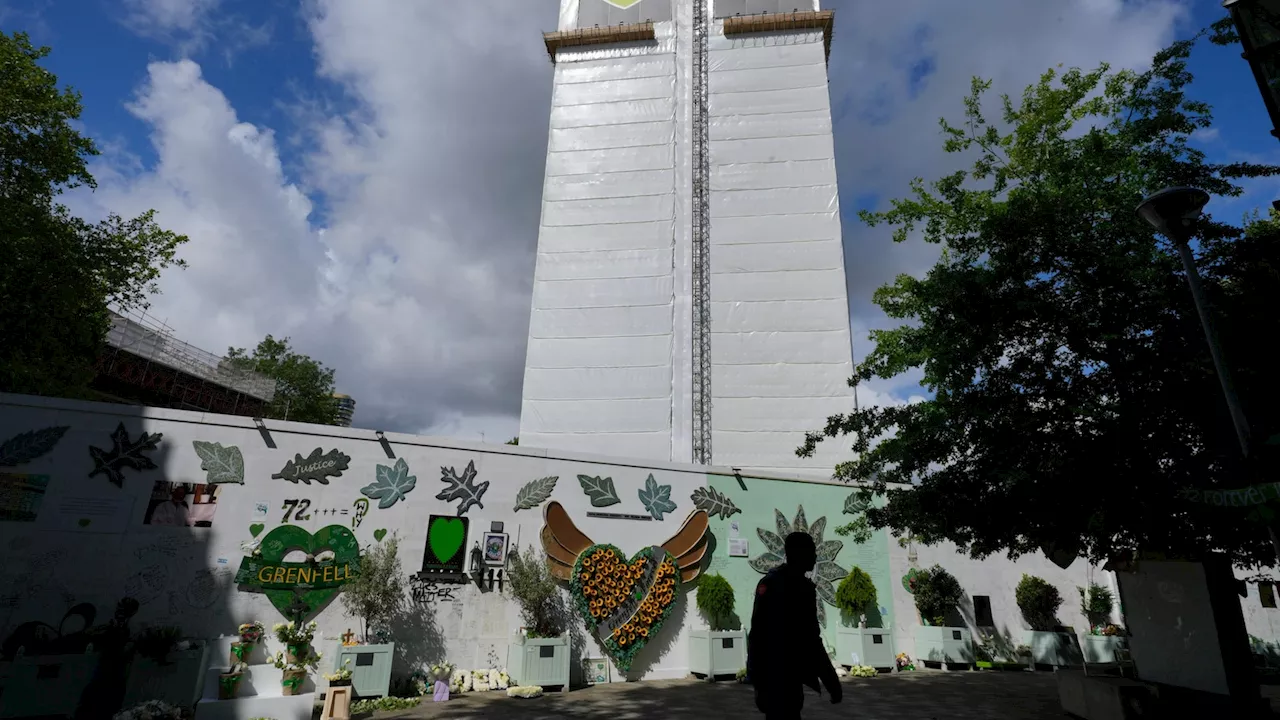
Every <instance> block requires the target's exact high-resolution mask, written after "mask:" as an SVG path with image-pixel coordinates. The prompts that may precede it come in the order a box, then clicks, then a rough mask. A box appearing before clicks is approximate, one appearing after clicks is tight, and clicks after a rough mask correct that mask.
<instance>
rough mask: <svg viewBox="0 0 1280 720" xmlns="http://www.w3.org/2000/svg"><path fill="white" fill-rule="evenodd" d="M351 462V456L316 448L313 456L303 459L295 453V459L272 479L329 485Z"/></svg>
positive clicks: (339, 451)
mask: <svg viewBox="0 0 1280 720" xmlns="http://www.w3.org/2000/svg"><path fill="white" fill-rule="evenodd" d="M350 462H351V456H349V455H344V454H343V453H342V451H341V450H337V449H334V450H330V451H329V452H324V450H323V449H322V448H316V449H315V450H312V451H311V454H310V455H308V456H306V457H305V458H304V457H302V454H301V453H295V454H294V456H293V459H292V460H290V461H289V462H287V463H285V464H284V467H282V468H280V472H278V473H275V474H273V475H272V476H271V477H272V479H275V480H288V481H289V482H291V483H296V482H298V481H302V482H304V483H306V484H308V485H310V484H311V481H312V480H315V481H316V482H318V483H320V484H321V485H328V484H329V478H330V477H341V476H342V471H343V470H346V469H347V463H350Z"/></svg>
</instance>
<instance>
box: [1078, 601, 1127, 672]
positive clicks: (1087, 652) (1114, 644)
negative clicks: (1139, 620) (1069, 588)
mask: <svg viewBox="0 0 1280 720" xmlns="http://www.w3.org/2000/svg"><path fill="white" fill-rule="evenodd" d="M1076 589H1077V590H1079V591H1080V614H1081V615H1084V616H1085V618H1087V619H1088V620H1089V634H1088V635H1085V636H1084V637H1083V638H1081V640H1082V643H1081V645H1082V647H1081V650H1083V651H1084V660H1085V662H1091V663H1113V662H1115V661H1116V650H1117V649H1119V648H1122V647H1124V646H1125V642H1126V641H1125V639H1124V631H1123V630H1122V629H1121V628H1120V627H1119V626H1118V625H1114V624H1112V623H1111V611H1112V610H1113V609H1114V608H1115V600H1114V598H1113V597H1112V595H1111V591H1110V590H1108V589H1107V588H1105V587H1103V586H1101V585H1099V584H1097V583H1090V584H1089V588H1088V589H1087V590H1086V589H1085V588H1076Z"/></svg>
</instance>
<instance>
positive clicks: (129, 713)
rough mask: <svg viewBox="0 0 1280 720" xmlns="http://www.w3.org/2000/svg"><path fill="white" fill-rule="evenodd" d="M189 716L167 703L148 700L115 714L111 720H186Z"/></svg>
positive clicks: (187, 713)
mask: <svg viewBox="0 0 1280 720" xmlns="http://www.w3.org/2000/svg"><path fill="white" fill-rule="evenodd" d="M189 716H190V713H189V712H186V711H184V710H182V709H181V708H177V707H174V706H173V705H170V704H169V703H165V702H160V701H159V700H148V701H146V702H144V703H141V704H139V705H134V706H133V707H131V708H129V709H128V710H122V711H120V712H118V713H116V714H115V715H113V716H112V718H111V720H186V718H187V717H189Z"/></svg>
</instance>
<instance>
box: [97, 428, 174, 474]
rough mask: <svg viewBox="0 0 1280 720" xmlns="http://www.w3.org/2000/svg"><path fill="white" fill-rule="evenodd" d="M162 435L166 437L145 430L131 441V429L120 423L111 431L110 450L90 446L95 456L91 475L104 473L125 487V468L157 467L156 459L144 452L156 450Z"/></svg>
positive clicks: (143, 468) (146, 468)
mask: <svg viewBox="0 0 1280 720" xmlns="http://www.w3.org/2000/svg"><path fill="white" fill-rule="evenodd" d="M162 437H164V434H163V433H156V434H154V435H151V434H149V433H147V432H145V431H144V432H143V433H142V434H141V435H139V436H138V439H137V440H132V441H131V440H129V431H128V430H126V429H125V427H124V423H120V424H119V425H118V426H116V429H115V431H114V432H112V433H111V444H112V448H111V449H110V450H103V449H102V448H98V447H92V446H90V448H89V457H91V458H93V470H92V471H90V473H89V477H93V476H95V475H97V474H99V473H102V474H104V475H106V476H107V480H109V481H111V484H113V485H115V486H116V487H118V488H123V487H124V472H123V471H124V469H125V468H131V469H133V470H139V471H141V470H155V469H156V463H155V461H154V460H152V459H151V458H149V457H147V456H146V455H144V454H143V453H145V452H146V451H149V450H155V449H156V447H157V446H158V445H159V444H160V439H161V438H162Z"/></svg>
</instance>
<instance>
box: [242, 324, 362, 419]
mask: <svg viewBox="0 0 1280 720" xmlns="http://www.w3.org/2000/svg"><path fill="white" fill-rule="evenodd" d="M225 362H227V363H228V364H230V365H231V366H232V367H234V368H237V369H241V370H252V371H253V372H257V373H261V374H262V375H266V376H267V377H269V378H272V379H274V380H275V381H276V394H275V398H274V399H272V401H271V404H270V405H269V406H268V407H267V409H266V411H265V412H266V417H270V418H275V419H277V420H291V421H293V422H305V423H316V424H318V425H337V424H338V401H337V399H335V398H334V397H333V375H334V371H333V369H332V368H326V367H325V366H324V365H322V364H320V363H319V362H317V361H315V360H312V359H311V358H310V357H308V356H306V355H299V354H298V353H295V352H294V351H293V349H292V348H290V347H289V338H284V339H283V340H277V339H275V338H273V337H271V336H270V335H268V336H266V337H265V338H263V340H262V342H260V343H258V346H257V347H256V348H254V349H253V353H252V354H250V353H249V352H248V351H247V350H245V349H244V348H228V349H227V357H226V360H225Z"/></svg>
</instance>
